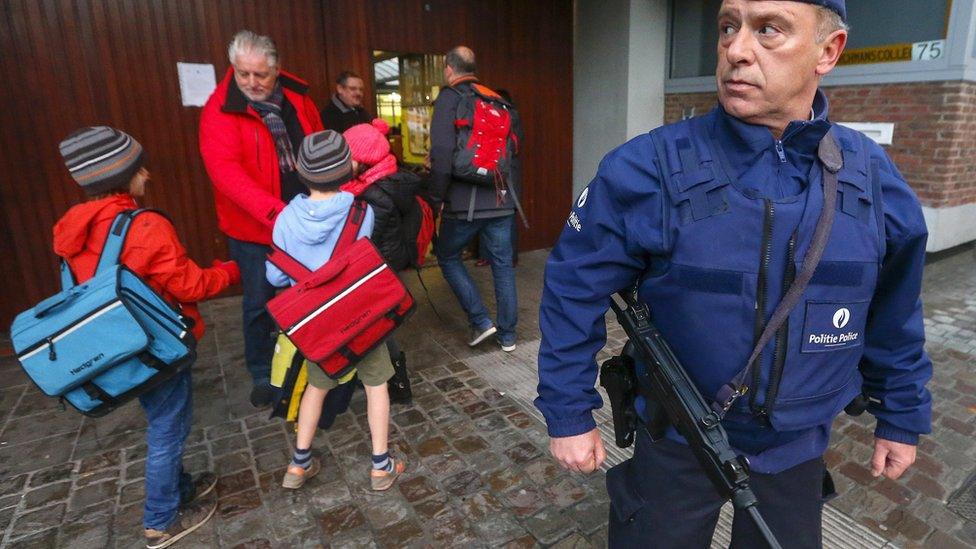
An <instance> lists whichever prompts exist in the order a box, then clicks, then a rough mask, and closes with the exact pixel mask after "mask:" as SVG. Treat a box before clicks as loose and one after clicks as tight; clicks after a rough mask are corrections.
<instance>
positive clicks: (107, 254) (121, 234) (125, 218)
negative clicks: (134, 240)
mask: <svg viewBox="0 0 976 549" xmlns="http://www.w3.org/2000/svg"><path fill="white" fill-rule="evenodd" d="M144 212H155V213H158V214H159V215H162V216H163V217H167V216H166V214H164V213H163V212H160V211H159V210H153V209H151V208H139V209H137V210H125V211H123V212H119V214H118V215H116V216H115V220H114V221H113V222H112V226H111V228H109V230H108V236H106V237H105V245H104V246H102V253H101V255H99V257H98V266H97V267H95V274H98V273H100V272H102V271H103V270H105V269H109V268H111V267H114V266H116V265H118V264H119V257H120V256H121V255H122V248H123V247H124V246H125V237H126V236H127V235H128V234H129V227H131V226H132V221H133V220H135V218H136V216H137V215H139V214H141V213H144ZM167 219H168V217H167ZM63 280H64V278H63V275H62V281H63Z"/></svg>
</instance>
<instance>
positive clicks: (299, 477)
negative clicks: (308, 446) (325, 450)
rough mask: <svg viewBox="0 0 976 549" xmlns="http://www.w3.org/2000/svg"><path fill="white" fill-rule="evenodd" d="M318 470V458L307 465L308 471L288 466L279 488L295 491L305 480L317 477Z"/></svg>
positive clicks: (319, 466)
mask: <svg viewBox="0 0 976 549" xmlns="http://www.w3.org/2000/svg"><path fill="white" fill-rule="evenodd" d="M320 468H321V464H320V463H319V458H314V457H313V458H312V462H311V463H309V464H308V469H306V468H304V467H299V466H298V465H289V466H288V470H287V471H285V478H284V480H282V481H281V487H282V488H288V489H289V490H297V489H299V488H301V487H302V486H303V485H304V484H305V481H306V480H308V479H310V478H312V477H314V476H315V475H317V474H318V472H319V469H320Z"/></svg>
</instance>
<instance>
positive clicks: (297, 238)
mask: <svg viewBox="0 0 976 549" xmlns="http://www.w3.org/2000/svg"><path fill="white" fill-rule="evenodd" d="M352 201H353V196H352V194H350V193H347V192H345V191H340V192H338V193H336V194H334V195H332V196H330V197H329V198H326V199H323V200H312V199H310V198H309V197H308V195H306V194H300V195H298V196H296V197H295V198H293V199H292V201H291V202H289V203H288V205H287V206H285V209H284V210H282V211H281V213H280V214H278V219H276V220H275V225H274V229H273V230H272V232H271V240H272V241H273V242H274V243H275V246H278V247H279V248H281V249H282V250H284V251H285V252H286V253H288V255H290V256H292V257H294V258H295V259H296V260H297V261H298V262H299V263H301V264H302V265H305V266H306V267H308V269H309V270H311V271H315V270H317V269H318V268H319V267H321V266H322V265H324V264H325V262H326V261H328V260H329V258H330V257H332V251H333V250H334V249H335V245H336V242H337V241H338V240H339V233H341V232H342V227H343V225H345V222H346V217H348V216H349V208H350V207H351V206H352ZM371 234H373V209H372V208H371V207H369V206H367V207H366V216H365V218H364V219H363V224H362V225H361V226H360V228H359V236H358V237H357V238H363V237H364V236H369V235H371ZM265 265H266V266H265V273H266V277H267V279H268V282H270V283H271V284H272V285H273V286H277V287H283V286H288V285H291V284H294V283H295V281H294V280H292V279H291V278H290V277H289V276H288V275H286V274H285V273H283V272H281V270H280V269H279V268H278V267H275V266H274V265H272V264H271V262H265Z"/></svg>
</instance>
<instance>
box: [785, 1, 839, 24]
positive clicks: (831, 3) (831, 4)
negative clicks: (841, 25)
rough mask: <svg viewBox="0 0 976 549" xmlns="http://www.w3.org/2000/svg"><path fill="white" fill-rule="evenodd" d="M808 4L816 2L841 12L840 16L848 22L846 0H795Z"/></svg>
mask: <svg viewBox="0 0 976 549" xmlns="http://www.w3.org/2000/svg"><path fill="white" fill-rule="evenodd" d="M795 1H797V2H804V3H807V4H816V5H818V6H823V7H825V8H827V9H831V10H834V11H836V12H837V13H839V14H840V18H841V19H843V20H844V22H845V23H846V22H847V5H846V3H845V2H844V0H795Z"/></svg>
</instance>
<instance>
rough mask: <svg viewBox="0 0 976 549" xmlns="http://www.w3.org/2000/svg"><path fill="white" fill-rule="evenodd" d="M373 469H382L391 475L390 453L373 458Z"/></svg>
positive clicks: (391, 462) (391, 461)
mask: <svg viewBox="0 0 976 549" xmlns="http://www.w3.org/2000/svg"><path fill="white" fill-rule="evenodd" d="M373 469H382V470H384V471H386V472H387V473H392V472H393V460H392V459H390V452H383V453H382V454H380V455H378V456H373Z"/></svg>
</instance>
